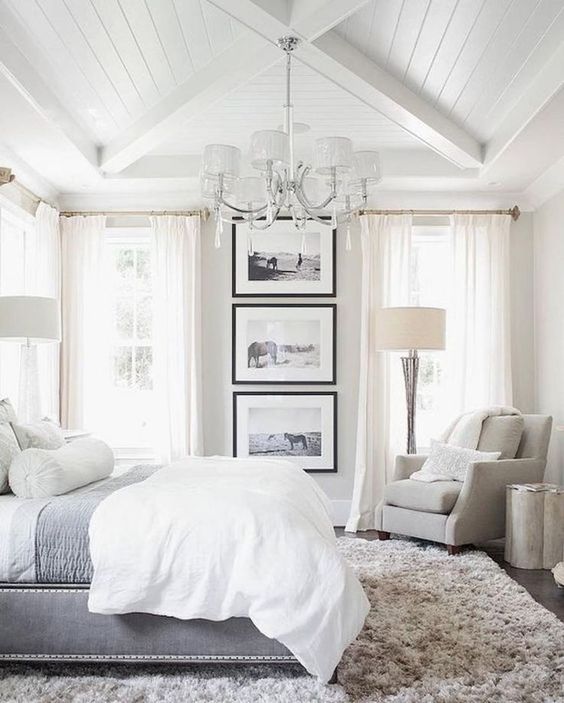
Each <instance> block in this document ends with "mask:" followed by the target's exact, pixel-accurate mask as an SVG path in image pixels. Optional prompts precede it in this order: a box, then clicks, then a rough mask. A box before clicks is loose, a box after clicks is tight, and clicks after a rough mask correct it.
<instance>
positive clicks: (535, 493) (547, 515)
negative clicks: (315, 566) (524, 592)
mask: <svg viewBox="0 0 564 703" xmlns="http://www.w3.org/2000/svg"><path fill="white" fill-rule="evenodd" d="M506 491H507V493H506V507H507V510H506V537H505V561H507V562H509V563H510V564H511V566H515V567H517V568H518V569H552V567H553V566H555V565H556V564H557V563H558V562H559V561H561V559H562V550H563V547H564V487H563V486H556V485H554V484H546V483H544V484H542V483H536V484H534V483H529V484H514V485H511V486H507V489H506Z"/></svg>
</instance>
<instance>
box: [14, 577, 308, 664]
mask: <svg viewBox="0 0 564 703" xmlns="http://www.w3.org/2000/svg"><path fill="white" fill-rule="evenodd" d="M87 600H88V585H74V584H73V585H68V586H66V585H51V584H49V585H40V584H29V585H27V584H0V662H1V661H61V660H62V661H72V660H74V661H83V662H85V661H127V662H184V663H201V662H233V663H237V662H240V663H249V662H256V663H281V662H286V663H294V664H295V663H297V660H296V659H295V657H294V656H293V655H292V654H291V653H290V652H289V651H288V649H286V647H284V646H283V645H282V644H280V643H279V642H277V641H276V640H272V639H269V638H268V637H266V636H265V635H263V634H262V633H261V632H259V630H257V628H256V627H255V626H254V625H253V623H252V622H251V620H249V619H248V618H230V619H229V620H225V621H222V622H212V621H210V620H178V619H177V618H170V617H164V616H162V615H149V614H146V613H130V614H127V615H98V614H95V613H90V612H89V611H88V608H87Z"/></svg>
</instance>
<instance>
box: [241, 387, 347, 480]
mask: <svg viewBox="0 0 564 703" xmlns="http://www.w3.org/2000/svg"><path fill="white" fill-rule="evenodd" d="M233 456H238V457H270V458H281V459H282V458H283V459H289V460H291V461H293V462H295V463H296V464H297V465H298V466H299V467H300V468H302V469H305V470H306V471H319V472H334V471H337V393H336V392H333V391H323V392H319V393H300V392H297V391H282V392H280V393H276V392H264V393H261V392H256V393H254V392H235V393H233Z"/></svg>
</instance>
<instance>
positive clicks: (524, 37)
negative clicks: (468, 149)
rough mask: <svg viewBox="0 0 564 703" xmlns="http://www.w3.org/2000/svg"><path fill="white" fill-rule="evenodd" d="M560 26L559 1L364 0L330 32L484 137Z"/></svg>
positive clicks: (553, 43)
mask: <svg viewBox="0 0 564 703" xmlns="http://www.w3.org/2000/svg"><path fill="white" fill-rule="evenodd" d="M563 30H564V2H562V0H372V1H371V2H370V3H368V4H367V5H365V6H364V7H363V8H361V9H360V10H359V11H358V12H356V13H355V14H354V15H352V16H351V17H349V18H348V19H347V20H345V21H344V22H343V23H342V24H341V25H340V26H339V27H338V28H337V30H336V31H337V32H338V33H339V34H340V35H341V36H342V37H343V38H344V39H345V40H346V41H348V42H350V43H351V44H353V46H355V47H356V48H358V49H359V50H360V51H361V52H362V53H364V54H365V55H366V56H368V57H369V58H370V59H372V60H373V61H374V62H375V63H377V64H378V65H379V66H381V67H382V68H384V69H386V70H387V71H389V72H390V73H392V74H393V75H394V76H395V77H396V78H398V79H399V80H401V82H402V83H403V84H404V85H406V86H407V87H408V88H410V89H411V90H412V91H414V92H415V93H417V94H419V95H421V96H423V97H424V98H425V99H426V100H427V101H428V102H429V103H431V104H432V105H434V106H436V107H437V108H438V109H439V110H440V111H441V112H442V113H443V114H445V115H446V116H448V117H450V118H452V119H453V120H454V121H456V122H457V123H458V124H460V125H462V126H464V127H465V128H467V130H468V131H470V132H471V133H472V134H474V135H475V136H476V137H477V138H479V139H480V140H481V141H486V140H487V139H489V138H490V137H491V135H492V134H493V132H494V131H495V128H496V127H497V125H498V124H499V123H500V121H501V120H502V119H503V117H505V116H506V114H507V112H508V111H509V110H510V109H511V105H512V104H513V102H514V101H515V100H516V99H517V98H518V97H519V96H520V95H521V94H522V92H523V90H524V89H525V88H526V87H527V84H528V82H530V80H531V78H532V77H533V76H534V75H535V74H536V73H538V72H539V71H540V70H541V69H542V66H543V64H544V62H545V61H546V56H547V54H548V53H550V52H552V51H554V50H555V49H556V48H557V47H558V45H559V44H560V43H561V42H562V37H563Z"/></svg>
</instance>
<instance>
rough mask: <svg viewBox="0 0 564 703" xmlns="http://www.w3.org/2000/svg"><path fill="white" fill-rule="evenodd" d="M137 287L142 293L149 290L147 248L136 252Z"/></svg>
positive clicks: (149, 270) (148, 252)
mask: <svg viewBox="0 0 564 703" xmlns="http://www.w3.org/2000/svg"><path fill="white" fill-rule="evenodd" d="M137 285H138V287H139V288H140V290H143V291H149V290H150V288H151V253H150V251H149V249H148V248H147V249H145V248H139V249H138V250H137Z"/></svg>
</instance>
